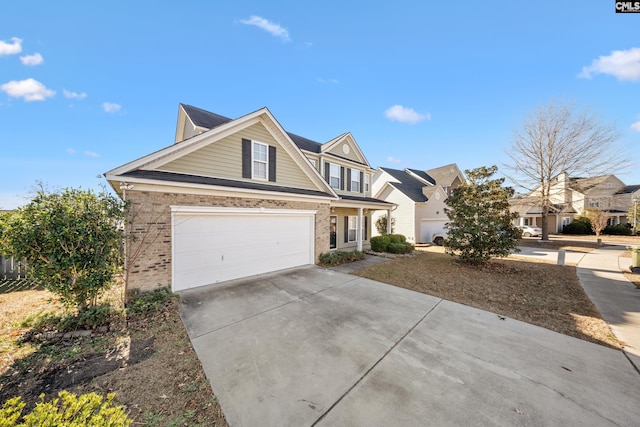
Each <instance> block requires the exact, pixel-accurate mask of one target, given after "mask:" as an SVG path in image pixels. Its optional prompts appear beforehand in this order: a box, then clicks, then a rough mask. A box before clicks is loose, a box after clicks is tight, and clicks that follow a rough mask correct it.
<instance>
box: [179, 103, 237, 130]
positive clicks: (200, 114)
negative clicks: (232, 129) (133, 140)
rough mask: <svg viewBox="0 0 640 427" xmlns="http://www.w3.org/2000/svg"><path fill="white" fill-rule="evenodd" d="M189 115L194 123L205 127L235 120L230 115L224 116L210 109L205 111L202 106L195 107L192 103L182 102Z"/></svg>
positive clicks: (209, 127) (211, 127)
mask: <svg viewBox="0 0 640 427" xmlns="http://www.w3.org/2000/svg"><path fill="white" fill-rule="evenodd" d="M180 105H182V108H184V111H185V112H186V113H187V115H188V116H189V117H190V118H191V120H192V121H193V123H194V124H195V125H196V126H198V127H203V128H207V129H213V128H215V127H218V126H220V125H223V124H225V123H229V122H231V121H233V119H230V118H229V117H224V116H221V115H219V114H215V113H211V112H209V111H205V110H203V109H201V108H198V107H194V106H192V105H187V104H180Z"/></svg>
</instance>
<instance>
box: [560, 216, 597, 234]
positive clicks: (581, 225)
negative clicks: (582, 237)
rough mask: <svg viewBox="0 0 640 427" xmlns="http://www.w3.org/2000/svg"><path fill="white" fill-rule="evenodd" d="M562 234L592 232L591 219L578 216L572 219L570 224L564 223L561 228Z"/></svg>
mask: <svg viewBox="0 0 640 427" xmlns="http://www.w3.org/2000/svg"><path fill="white" fill-rule="evenodd" d="M562 233H563V234H593V230H592V229H591V221H589V219H588V218H583V217H579V218H576V219H574V220H573V222H572V223H571V224H568V225H565V226H564V228H563V229H562Z"/></svg>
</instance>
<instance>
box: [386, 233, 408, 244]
mask: <svg viewBox="0 0 640 427" xmlns="http://www.w3.org/2000/svg"><path fill="white" fill-rule="evenodd" d="M389 238H390V239H391V241H390V243H405V242H406V241H407V238H406V237H405V236H404V235H402V234H389Z"/></svg>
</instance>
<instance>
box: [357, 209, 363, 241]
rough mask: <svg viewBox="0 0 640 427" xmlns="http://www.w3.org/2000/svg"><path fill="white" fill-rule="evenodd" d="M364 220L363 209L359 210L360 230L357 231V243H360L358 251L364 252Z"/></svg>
mask: <svg viewBox="0 0 640 427" xmlns="http://www.w3.org/2000/svg"><path fill="white" fill-rule="evenodd" d="M363 223H364V220H363V219H362V208H358V228H357V229H356V241H357V242H358V248H357V249H358V250H359V251H361V250H362V237H363V236H362V225H363Z"/></svg>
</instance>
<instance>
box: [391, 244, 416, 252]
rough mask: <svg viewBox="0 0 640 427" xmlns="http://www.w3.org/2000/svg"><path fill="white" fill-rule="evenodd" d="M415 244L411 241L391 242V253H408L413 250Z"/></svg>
mask: <svg viewBox="0 0 640 427" xmlns="http://www.w3.org/2000/svg"><path fill="white" fill-rule="evenodd" d="M413 250H414V246H413V245H412V244H411V243H407V242H404V243H390V244H389V253H392V254H408V253H411V252H413Z"/></svg>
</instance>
